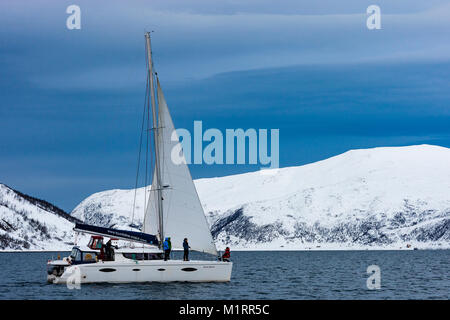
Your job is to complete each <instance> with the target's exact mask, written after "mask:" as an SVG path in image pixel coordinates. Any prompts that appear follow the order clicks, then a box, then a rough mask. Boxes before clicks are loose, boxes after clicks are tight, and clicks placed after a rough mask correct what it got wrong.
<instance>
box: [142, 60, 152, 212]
mask: <svg viewBox="0 0 450 320" xmlns="http://www.w3.org/2000/svg"><path fill="white" fill-rule="evenodd" d="M145 56H146V58H145V60H146V62H147V69H148V64H149V61H148V57H147V55H145ZM152 76H153V75H151V74H149V73H148V72H147V79H148V80H149V81H148V82H147V97H146V103H147V105H146V106H147V108H146V110H147V127H146V130H145V131H146V137H147V141H146V147H145V176H144V186H145V195H144V208H146V207H147V187H148V156H149V153H150V150H149V138H150V132H149V128H150V90H151V88H150V77H152Z"/></svg>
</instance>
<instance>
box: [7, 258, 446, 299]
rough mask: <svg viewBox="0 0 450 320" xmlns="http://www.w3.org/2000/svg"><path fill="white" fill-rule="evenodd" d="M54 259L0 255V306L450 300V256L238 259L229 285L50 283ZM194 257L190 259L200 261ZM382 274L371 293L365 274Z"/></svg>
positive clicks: (235, 261) (234, 259) (234, 260)
mask: <svg viewBox="0 0 450 320" xmlns="http://www.w3.org/2000/svg"><path fill="white" fill-rule="evenodd" d="M52 255H53V256H54V257H56V254H55V253H48V252H45V253H0V270H1V278H0V299H450V273H449V270H450V267H449V262H450V250H436V251H432V250H430V251H428V250H424V251H421V250H419V251H322V252H232V260H233V262H234V266H233V275H232V280H231V282H230V283H196V284H190V283H170V284H157V283H146V284H120V285H118V284H101V285H100V284H84V285H81V289H80V290H75V289H74V290H69V289H67V287H66V286H65V285H52V284H47V283H46V266H45V265H46V262H47V259H48V258H51V257H52ZM194 257H195V254H192V257H191V258H194ZM373 264H376V265H378V266H379V267H380V268H381V289H380V290H368V289H367V286H366V280H367V277H368V276H369V275H367V274H366V269H367V267H368V266H369V265H373Z"/></svg>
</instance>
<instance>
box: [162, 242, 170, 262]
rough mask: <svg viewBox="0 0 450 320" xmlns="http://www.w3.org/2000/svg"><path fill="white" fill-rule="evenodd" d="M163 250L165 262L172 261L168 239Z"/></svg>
mask: <svg viewBox="0 0 450 320" xmlns="http://www.w3.org/2000/svg"><path fill="white" fill-rule="evenodd" d="M163 249H164V261H167V260H169V259H170V241H169V238H166V239H165V240H164V242H163Z"/></svg>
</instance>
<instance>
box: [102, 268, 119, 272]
mask: <svg viewBox="0 0 450 320" xmlns="http://www.w3.org/2000/svg"><path fill="white" fill-rule="evenodd" d="M98 271H100V272H114V271H116V269H113V268H103V269H100V270H98Z"/></svg>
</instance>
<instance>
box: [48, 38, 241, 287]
mask: <svg viewBox="0 0 450 320" xmlns="http://www.w3.org/2000/svg"><path fill="white" fill-rule="evenodd" d="M145 40H146V52H147V64H148V81H147V82H148V85H147V89H149V91H150V95H149V97H147V99H149V100H150V102H151V109H152V110H151V111H152V126H153V128H151V130H152V131H153V145H154V148H153V149H154V150H153V152H154V157H155V161H154V170H153V180H152V185H151V190H150V193H149V196H148V201H147V205H146V208H145V215H144V221H143V226H142V230H141V232H137V231H131V230H118V229H112V228H104V227H99V226H92V225H87V224H81V223H77V224H76V225H75V228H74V230H75V231H76V232H81V233H88V234H92V235H93V236H92V237H91V239H90V241H89V243H88V245H87V246H75V247H73V249H72V252H71V254H70V256H69V257H66V258H63V259H58V260H49V261H48V263H47V269H48V270H47V271H48V276H47V279H48V281H49V282H51V283H68V282H72V281H75V282H79V283H98V282H108V283H128V282H172V281H187V282H226V281H230V279H231V271H232V267H233V263H232V262H227V261H221V260H220V258H219V259H214V260H191V261H182V260H172V259H169V260H164V258H163V250H162V249H163V248H162V242H163V240H164V239H166V237H170V238H171V243H172V244H173V245H174V247H177V246H178V245H179V246H181V244H182V242H183V239H184V238H188V239H189V245H190V247H191V249H192V250H194V251H199V252H203V253H207V254H210V255H213V256H218V251H217V248H216V245H215V243H214V240H213V237H212V235H211V231H210V229H209V226H208V222H207V220H206V217H205V214H204V212H203V208H202V206H201V203H200V200H199V197H198V194H197V190H196V188H195V185H194V182H193V180H192V177H191V174H190V171H189V168H188V166H187V164H186V160H185V158H184V154H183V150H182V148H181V144H180V142H179V138H178V135H177V133H176V131H175V127H174V124H173V122H172V117H171V116H170V113H169V109H168V106H167V102H166V100H165V98H164V95H163V92H162V89H161V85H160V82H159V79H158V76H157V74H156V72H154V70H153V62H152V51H151V39H150V33H149V32H147V33H146V34H145ZM155 82H156V83H155ZM155 87H156V93H155ZM150 102H149V104H150ZM172 150H178V151H179V154H178V156H177V161H176V163H175V162H174V161H172V158H171V154H172ZM180 159H181V161H179V160H180ZM104 237H109V238H110V240H113V241H115V240H118V239H120V240H125V241H129V242H130V243H133V244H134V245H132V246H129V247H124V248H117V249H116V250H113V252H114V254H113V256H111V255H108V256H106V255H105V252H104V250H103V248H104V243H103V239H104Z"/></svg>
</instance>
